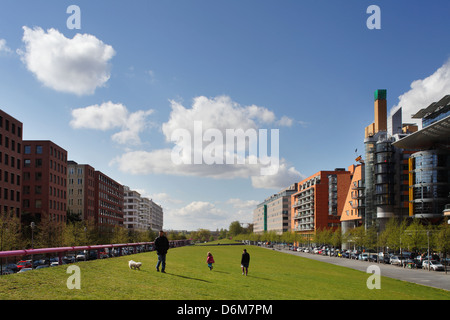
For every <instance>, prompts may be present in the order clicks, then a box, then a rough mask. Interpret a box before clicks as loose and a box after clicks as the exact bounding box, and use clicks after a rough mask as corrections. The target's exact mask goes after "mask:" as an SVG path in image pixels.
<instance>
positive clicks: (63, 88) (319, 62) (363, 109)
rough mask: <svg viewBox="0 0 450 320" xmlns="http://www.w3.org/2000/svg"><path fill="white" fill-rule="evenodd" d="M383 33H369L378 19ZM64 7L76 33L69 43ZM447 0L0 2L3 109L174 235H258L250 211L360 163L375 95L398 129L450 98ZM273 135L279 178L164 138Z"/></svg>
mask: <svg viewBox="0 0 450 320" xmlns="http://www.w3.org/2000/svg"><path fill="white" fill-rule="evenodd" d="M373 4H375V5H378V6H379V8H380V10H381V29H379V30H370V29H368V28H367V26H366V21H367V19H368V18H369V17H370V16H371V14H368V13H366V10H367V8H368V7H369V6H370V5H373ZM70 5H77V6H78V7H79V8H80V12H81V15H80V19H81V29H69V28H68V26H67V19H68V18H69V17H70V16H71V14H70V13H69V14H68V13H66V10H67V8H68V7H69V6H70ZM449 9H450V4H449V3H448V1H447V0H435V1H400V0H399V1H384V0H375V1H361V0H345V1H344V0H341V1H331V0H329V1H326V0H323V1H312V0H311V1H303V0H297V1H261V0H258V1H256V0H247V1H236V0H231V1H223V0H217V1H196V0H189V1H181V0H178V1H175V0H173V1H148V0H146V1H144V0H141V1H75V0H73V1H56V0H55V1H39V2H37V1H2V2H1V4H0V108H2V109H3V110H4V111H5V112H7V113H9V114H11V115H13V116H14V117H16V118H17V119H19V120H20V121H22V122H23V123H24V138H25V139H33V140H52V141H54V142H55V143H57V144H58V145H60V146H61V147H63V148H65V149H66V150H67V151H68V153H69V158H70V159H72V160H75V161H77V162H78V163H88V164H90V165H92V166H93V167H95V168H96V169H97V170H100V171H102V172H104V173H106V174H108V175H109V176H110V177H112V178H113V179H115V180H117V181H119V182H121V183H123V184H125V185H128V186H130V187H131V188H133V189H136V190H139V191H141V193H142V194H143V195H144V196H149V197H151V198H153V199H154V200H155V201H156V202H158V203H160V204H162V205H163V207H164V210H165V223H164V228H166V229H188V230H196V229H198V228H207V229H211V230H215V229H217V228H228V226H229V224H230V222H231V221H234V220H239V221H241V222H252V211H253V209H254V208H255V206H256V204H257V203H259V202H261V201H262V200H264V198H266V197H267V196H269V195H271V194H272V193H275V192H277V191H278V190H280V189H281V188H282V187H285V186H287V185H289V184H291V183H293V182H298V181H299V180H301V179H302V178H303V177H307V176H309V175H312V174H314V173H316V172H317V171H320V170H332V169H334V168H337V167H348V166H349V165H351V164H353V163H354V159H355V157H356V154H355V149H358V154H360V153H361V152H363V140H364V128H365V127H366V126H367V125H369V124H370V123H371V122H372V121H373V92H374V91H375V90H376V89H387V92H388V108H389V109H391V108H395V107H397V106H399V105H401V106H402V107H403V113H404V115H403V116H404V118H407V117H409V115H410V114H412V113H413V112H414V111H415V110H416V111H417V110H418V109H420V108H422V107H426V106H428V104H429V103H431V102H433V101H436V100H438V99H440V98H441V97H442V96H443V95H444V94H448V93H450V63H449V58H450V42H449V41H448V36H449V31H450V21H449V20H448V17H447V13H448V11H449ZM193 120H197V121H199V120H200V121H203V123H204V124H205V125H208V126H209V127H210V128H218V129H219V130H224V128H229V129H237V128H240V126H241V125H244V126H247V127H246V128H253V129H257V130H259V129H278V130H279V135H280V139H279V152H280V161H281V166H280V169H279V171H278V174H277V175H276V176H265V177H261V176H258V174H257V172H258V170H254V168H251V167H250V166H241V167H239V165H236V166H226V165H215V166H211V165H194V166H193V167H192V166H191V167H189V166H184V167H181V168H180V167H176V166H174V164H173V163H171V162H170V161H168V157H167V156H168V151H170V150H172V149H173V147H174V143H173V142H172V141H170V134H171V133H173V130H175V129H176V128H183V127H185V126H187V127H188V126H189V123H190V122H192V121H193Z"/></svg>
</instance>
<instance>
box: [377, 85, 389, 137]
mask: <svg viewBox="0 0 450 320" xmlns="http://www.w3.org/2000/svg"><path fill="white" fill-rule="evenodd" d="M374 123H375V128H374V129H375V130H374V131H375V132H374V133H377V132H380V131H387V103H386V90H384V89H383V90H376V91H375V122H374Z"/></svg>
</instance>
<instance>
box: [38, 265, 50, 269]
mask: <svg viewBox="0 0 450 320" xmlns="http://www.w3.org/2000/svg"><path fill="white" fill-rule="evenodd" d="M43 268H48V265H47V264H41V265H40V266H37V267H36V270H37V269H43Z"/></svg>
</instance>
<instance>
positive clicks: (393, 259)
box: [389, 256, 406, 266]
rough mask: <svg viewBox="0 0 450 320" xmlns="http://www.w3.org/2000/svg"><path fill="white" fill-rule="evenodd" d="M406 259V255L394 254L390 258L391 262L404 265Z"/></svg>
mask: <svg viewBox="0 0 450 320" xmlns="http://www.w3.org/2000/svg"><path fill="white" fill-rule="evenodd" d="M404 260H406V257H402V256H392V257H391V258H390V260H389V263H390V264H393V265H398V266H401V265H403V261H404Z"/></svg>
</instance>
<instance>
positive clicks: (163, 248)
mask: <svg viewBox="0 0 450 320" xmlns="http://www.w3.org/2000/svg"><path fill="white" fill-rule="evenodd" d="M155 250H156V254H157V255H158V263H157V264H156V271H158V272H159V266H160V265H161V272H163V273H165V272H166V271H165V270H166V254H167V250H169V240H167V238H166V236H165V235H164V231H162V230H161V231H159V237H157V238H156V239H155Z"/></svg>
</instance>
